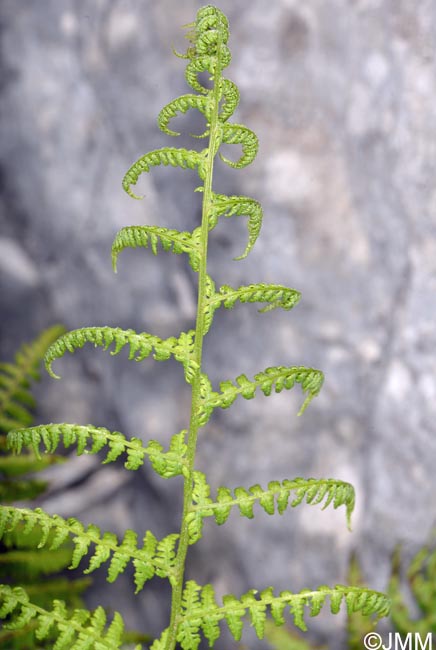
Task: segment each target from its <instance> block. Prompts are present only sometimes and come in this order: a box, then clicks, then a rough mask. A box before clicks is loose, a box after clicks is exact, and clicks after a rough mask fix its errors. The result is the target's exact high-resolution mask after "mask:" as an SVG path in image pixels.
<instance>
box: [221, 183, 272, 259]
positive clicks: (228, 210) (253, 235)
mask: <svg viewBox="0 0 436 650" xmlns="http://www.w3.org/2000/svg"><path fill="white" fill-rule="evenodd" d="M220 216H223V217H233V216H237V217H240V216H248V223H247V228H248V244H247V246H246V248H245V251H244V252H243V253H242V255H240V256H239V257H235V260H243V259H244V258H246V257H247V255H248V253H249V252H250V251H251V249H252V248H253V246H254V244H255V243H256V240H257V238H258V237H259V233H260V229H261V228H262V218H263V211H262V206H261V205H260V203H259V202H258V201H255V200H254V199H250V197H248V196H225V195H224V194H213V208H212V212H211V215H210V218H209V228H210V229H213V228H214V227H215V226H216V224H217V223H218V217H220Z"/></svg>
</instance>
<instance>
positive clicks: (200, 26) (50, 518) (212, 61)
mask: <svg viewBox="0 0 436 650" xmlns="http://www.w3.org/2000/svg"><path fill="white" fill-rule="evenodd" d="M189 28H190V31H189V33H188V40H189V46H188V49H187V52H186V53H185V54H184V55H181V56H182V58H185V59H186V61H187V66H186V74H185V76H186V81H187V83H188V84H189V86H190V87H191V89H192V90H193V92H192V93H190V94H186V95H182V96H181V97H178V98H177V99H175V100H173V101H172V102H170V103H169V104H168V105H167V106H165V108H163V109H162V111H161V112H160V114H159V117H158V124H159V127H160V128H161V129H162V131H164V132H165V133H167V134H169V135H173V136H175V135H178V134H177V133H175V132H174V131H172V130H171V129H170V128H169V125H170V122H171V119H172V118H173V117H175V116H176V115H177V114H179V113H186V112H187V111H188V110H190V109H191V108H196V109H197V110H198V111H200V113H202V114H203V116H204V118H205V121H206V123H207V129H206V131H205V132H204V133H203V134H202V137H204V138H207V146H206V147H205V148H204V149H203V150H201V151H196V150H188V149H183V148H179V149H177V148H173V147H164V148H162V149H156V150H154V151H151V152H149V153H146V154H145V155H143V156H142V157H141V158H139V160H138V161H137V162H135V163H134V164H133V165H132V167H131V168H130V169H129V170H128V172H127V173H126V175H125V177H124V179H123V187H124V189H125V190H126V192H127V193H128V194H130V196H132V197H133V198H139V197H138V196H137V195H136V194H135V193H134V191H133V189H132V188H133V187H134V186H135V185H136V183H137V181H138V180H139V178H140V176H141V174H142V173H144V172H149V171H150V169H151V168H152V167H155V166H159V165H171V166H174V167H182V168H183V169H187V168H189V169H193V170H196V171H197V173H198V176H199V177H200V181H201V186H200V187H199V188H198V191H200V192H201V193H202V220H201V225H200V226H199V227H198V228H196V229H195V230H194V231H193V232H178V231H176V230H169V229H165V228H162V227H159V228H158V227H154V226H130V227H127V228H123V229H122V230H121V231H120V232H119V233H118V234H117V236H116V238H115V241H114V245H113V250H112V256H113V263H114V266H116V263H117V258H118V255H119V254H120V253H121V251H122V250H123V249H125V248H128V247H145V248H147V247H149V248H151V250H152V251H153V253H155V254H156V253H157V252H158V250H159V248H162V249H163V250H164V251H170V252H173V253H176V254H182V253H186V254H187V255H188V259H189V263H190V265H191V267H192V269H193V270H194V271H195V272H196V273H197V274H198V300H197V317H196V323H195V329H194V330H192V331H189V332H182V333H181V334H180V336H179V337H177V338H176V337H172V338H169V339H161V338H159V337H157V336H155V335H151V334H148V333H145V332H142V333H137V332H134V331H133V330H121V329H118V328H111V327H88V328H84V329H79V330H75V331H73V332H70V333H68V334H65V335H64V336H61V337H60V338H59V340H58V341H57V342H56V343H54V344H53V345H52V346H51V348H50V349H49V351H48V353H47V355H46V363H47V368H48V370H49V372H52V370H51V367H52V363H53V361H55V360H56V359H57V358H59V357H61V356H62V355H64V354H65V352H66V351H68V352H74V351H75V350H77V349H78V348H81V347H82V346H84V345H85V343H88V342H89V343H93V344H94V345H95V346H101V347H103V348H104V349H108V348H110V347H111V346H112V351H111V353H112V354H117V353H118V352H120V350H121V349H123V348H126V347H127V348H128V350H129V358H130V359H133V360H136V361H141V360H143V359H145V358H146V357H148V356H150V355H152V356H153V357H154V358H155V359H156V360H157V361H164V360H166V359H169V358H170V357H172V358H174V359H176V360H177V361H178V362H180V363H181V364H182V366H183V369H184V374H185V378H186V381H187V382H188V383H189V384H190V387H191V395H192V399H191V413H190V420H189V423H188V424H187V429H186V431H182V432H179V433H176V434H175V435H174V436H173V438H172V440H171V442H170V445H169V449H167V450H164V449H163V447H162V445H161V444H160V443H159V442H157V441H151V442H149V443H148V444H143V443H142V442H141V440H139V439H138V438H126V437H125V436H124V435H122V434H121V433H119V432H116V431H109V430H107V429H104V428H98V427H94V426H91V425H89V426H82V425H72V424H49V425H46V426H39V427H34V428H26V429H21V430H17V431H14V432H12V433H11V434H10V436H9V444H10V446H11V447H12V448H13V449H14V450H16V451H17V452H19V451H20V450H21V448H22V447H23V446H26V447H31V448H33V449H34V451H35V452H36V453H40V450H41V449H43V450H45V451H47V452H49V453H53V452H54V451H55V450H56V449H57V447H58V445H59V444H60V443H61V442H62V443H63V444H64V446H67V447H68V446H70V445H76V446H77V451H78V453H79V454H80V453H84V452H85V451H86V452H87V453H97V452H99V451H100V450H103V449H104V450H105V454H106V456H105V460H104V462H111V461H114V460H115V459H117V458H118V457H119V456H124V459H125V467H126V468H127V469H128V470H136V469H138V468H139V467H141V465H142V464H143V463H144V462H145V461H146V460H149V461H150V463H151V467H152V468H153V469H154V470H155V471H156V472H157V473H158V474H159V475H160V476H162V477H163V478H171V477H174V476H178V475H179V476H182V477H183V485H184V492H183V513H182V518H181V526H180V531H179V532H177V533H174V534H170V535H168V536H167V537H165V538H164V539H160V540H158V539H156V537H155V536H154V535H153V533H152V532H150V531H147V532H146V534H145V536H144V538H143V540H142V541H141V542H139V543H138V540H137V535H136V533H135V532H133V531H131V530H128V531H127V532H126V533H125V536H124V538H123V539H122V540H121V541H120V540H119V539H117V537H116V536H115V535H114V534H113V533H110V532H105V533H101V532H100V530H99V529H98V528H97V527H96V526H94V525H89V526H88V527H86V528H85V527H84V526H83V525H82V524H81V523H80V522H78V521H76V520H74V519H69V520H64V519H62V518H61V517H58V516H56V515H48V514H46V513H44V512H43V511H42V510H34V511H32V510H29V509H26V508H21V509H20V508H12V507H5V508H3V509H2V511H1V528H2V530H3V531H4V530H11V529H13V528H14V527H16V526H17V525H18V524H20V523H22V524H24V526H25V528H26V530H29V531H32V530H33V529H34V528H35V527H36V526H38V529H39V530H41V531H42V533H41V539H40V542H39V544H40V547H46V546H47V544H48V545H49V546H50V548H53V549H55V548H57V546H58V545H59V544H61V543H62V542H63V541H64V540H65V539H66V538H67V537H71V538H72V540H73V542H74V544H75V553H74V556H73V562H72V566H74V567H75V566H77V565H78V564H79V563H80V562H81V560H82V558H84V557H85V556H88V564H87V566H86V568H85V572H87V573H89V572H92V571H94V570H95V569H97V568H98V567H100V566H101V565H102V564H103V563H106V562H108V568H107V577H108V580H109V581H110V582H113V581H114V580H116V578H117V576H118V575H119V574H120V573H122V572H123V571H124V569H125V568H126V566H127V565H128V564H129V563H130V564H131V565H132V566H133V568H134V581H135V586H136V591H137V592H138V591H140V590H141V589H142V588H143V586H144V584H145V582H146V581H147V580H149V579H150V578H152V577H153V576H159V577H161V578H164V579H166V580H168V581H169V583H170V585H171V589H172V602H171V616H170V620H169V624H168V627H167V628H166V629H165V630H164V631H163V633H162V635H161V636H160V638H158V639H156V640H155V641H154V643H153V645H152V650H174V648H175V647H176V644H179V646H180V648H182V650H196V649H197V648H198V646H199V644H200V640H201V636H203V637H205V638H206V639H207V641H208V642H209V645H210V646H212V645H213V644H214V642H215V641H216V640H217V639H218V637H219V635H220V622H221V621H225V622H227V625H228V627H229V629H230V632H231V633H232V635H233V636H234V638H235V639H237V640H239V639H240V637H241V634H242V627H243V619H244V618H245V617H247V616H248V617H249V619H250V621H251V624H252V626H254V629H255V631H256V633H257V635H258V636H259V637H260V638H262V636H263V634H264V627H265V619H266V616H267V614H269V615H271V617H272V619H273V620H274V621H275V623H276V624H277V625H281V624H282V623H283V622H284V613H285V612H288V613H289V614H290V615H291V619H292V620H293V621H294V623H295V624H296V625H297V626H298V627H300V628H302V629H306V623H305V620H304V613H305V611H307V612H308V613H309V614H310V615H311V616H316V615H317V614H318V613H319V611H320V610H321V608H322V607H323V605H324V604H325V602H326V601H328V600H329V602H330V608H331V611H332V612H333V613H336V612H338V610H339V608H340V605H341V603H342V602H345V603H346V606H347V609H348V611H349V612H354V611H361V612H363V613H365V614H368V615H369V614H375V615H376V616H382V615H385V614H386V613H387V611H388V609H389V601H388V599H387V598H386V597H385V595H384V594H381V593H378V592H374V591H370V590H368V589H363V588H355V587H345V586H341V585H339V586H336V587H333V588H330V587H326V586H321V587H319V588H317V589H313V590H304V591H302V592H301V593H292V592H291V591H282V592H281V593H274V590H273V588H272V587H270V588H268V589H265V590H263V591H261V592H260V593H259V592H257V591H256V590H255V589H251V590H250V591H248V592H247V593H245V594H243V595H242V596H240V597H236V596H234V595H231V594H229V595H227V596H224V597H223V598H222V601H221V602H217V600H216V598H215V594H214V590H213V587H212V586H211V585H204V586H201V585H198V584H196V583H195V582H194V581H192V580H190V581H185V580H184V575H185V563H186V556H187V552H188V548H189V546H190V545H192V544H194V543H196V542H198V541H199V539H200V538H201V535H202V525H203V520H204V519H205V518H206V517H213V518H214V519H215V521H216V522H217V523H218V524H223V523H224V522H225V521H226V519H227V517H228V515H229V512H230V511H231V509H232V508H234V507H237V508H238V509H239V511H240V513H241V515H243V516H245V517H249V518H251V517H252V516H253V506H254V504H255V503H258V504H259V505H260V506H261V507H262V508H263V509H264V510H265V511H266V512H267V513H268V514H272V513H274V512H275V511H276V510H277V511H278V512H279V513H283V512H284V511H285V510H286V508H288V507H294V506H297V505H299V504H300V503H302V502H306V503H308V504H311V505H315V504H320V505H322V506H323V507H324V508H325V507H327V506H328V505H332V506H333V507H335V508H337V507H340V506H342V505H343V506H345V509H346V513H347V517H348V518H349V516H350V513H351V511H352V509H353V505H354V491H353V488H352V486H351V485H349V484H348V483H345V482H343V481H339V480H334V479H329V480H318V479H303V478H297V479H292V480H284V481H281V482H279V481H273V482H271V483H269V484H268V485H267V486H260V485H253V486H251V487H249V488H248V489H247V488H244V487H237V488H235V489H230V488H228V487H220V488H219V489H218V491H217V493H216V495H211V490H210V487H209V485H208V483H207V478H206V476H205V475H204V474H203V473H201V472H199V471H197V470H196V468H195V458H196V447H197V436H198V432H199V429H200V428H201V427H204V426H205V425H206V424H207V422H208V421H209V419H210V417H211V415H212V413H213V411H214V410H215V409H216V408H228V407H229V406H231V404H232V403H233V402H234V401H235V399H236V398H237V397H238V396H241V397H243V398H245V399H252V398H253V397H254V396H255V394H256V392H258V391H261V392H263V393H264V395H270V394H271V392H272V391H275V392H280V391H282V390H284V389H287V390H289V389H291V388H293V387H294V386H295V385H296V384H299V385H300V387H301V389H302V391H303V393H304V394H305V400H304V403H303V406H302V408H301V411H300V412H303V411H304V410H305V408H306V407H307V405H308V404H309V402H310V401H311V400H312V399H313V398H314V397H315V396H316V395H317V394H318V393H319V391H320V389H321V386H322V382H323V375H322V373H321V372H320V371H319V370H316V369H313V368H305V367H301V366H290V367H287V366H278V367H272V368H267V369H266V370H263V371H261V372H259V373H257V374H256V375H255V376H254V377H253V378H248V377H247V376H246V375H244V374H241V375H239V376H238V377H237V378H236V379H235V380H228V381H223V382H222V383H221V384H220V386H219V388H218V389H213V387H212V385H211V382H210V380H209V378H208V376H207V375H206V374H205V372H204V370H203V367H202V350H203V340H204V337H205V335H206V333H207V331H208V330H209V328H210V325H211V323H212V321H213V318H214V313H215V311H216V309H218V308H219V307H220V306H223V307H226V308H232V307H233V306H234V304H235V303H236V302H237V301H239V302H242V303H245V302H259V303H261V304H262V305H263V306H264V307H263V310H264V311H266V310H268V309H272V308H275V307H282V308H283V309H291V308H292V307H293V306H294V305H295V304H296V303H297V302H298V300H299V298H300V295H299V293H298V292H297V291H295V290H293V289H289V288H287V287H283V286H281V285H268V284H256V285H248V286H241V287H237V288H232V287H229V286H227V285H225V286H222V287H221V288H219V289H217V288H216V287H215V284H214V282H213V280H212V278H211V277H210V276H209V275H208V274H207V250H208V236H209V232H210V231H211V230H212V229H213V228H214V227H215V226H216V224H217V222H218V220H219V218H220V217H232V216H234V215H236V216H247V217H248V222H247V224H248V235H249V236H248V244H247V247H246V249H245V251H244V252H243V253H242V255H241V256H240V258H239V259H242V258H244V257H245V256H246V255H247V254H248V252H249V251H250V249H251V248H252V247H253V245H254V243H255V241H256V239H257V237H258V235H259V231H260V227H261V223H262V208H261V206H260V204H259V203H258V202H257V201H256V200H254V199H252V198H250V197H245V196H225V195H223V194H218V193H216V192H214V190H213V186H212V179H213V170H214V163H215V158H216V156H217V155H219V156H220V157H221V159H222V160H223V161H224V162H225V163H226V164H228V165H229V166H230V167H233V168H242V167H245V166H246V165H248V164H250V163H251V162H252V161H253V160H254V158H255V156H256V153H257V149H258V140H257V137H256V135H255V134H254V133H253V132H252V131H250V129H248V128H247V127H246V126H244V125H242V124H236V123H232V122H230V121H229V120H230V118H231V116H232V114H233V112H234V111H235V109H236V107H237V105H238V102H239V92H238V89H237V87H236V85H235V84H234V83H233V82H231V81H229V80H228V79H225V78H224V77H223V70H224V69H225V68H226V67H227V66H228V65H229V63H230V58H231V57H230V52H229V49H228V46H227V42H228V38H229V30H228V21H227V18H226V17H225V16H224V14H223V13H222V12H221V11H220V10H219V9H217V8H215V7H213V6H206V7H203V8H202V9H200V10H199V11H198V13H197V17H196V20H195V23H193V24H192V25H190V26H189ZM202 73H206V74H207V75H208V76H209V77H210V82H211V83H210V88H209V87H205V86H203V84H202V82H201V76H200V75H201V74H202ZM222 144H227V145H230V144H237V145H240V146H241V148H242V154H241V155H240V157H239V159H238V160H237V161H236V162H233V161H231V160H229V159H227V158H226V157H225V156H223V154H222V153H220V147H221V145H222ZM0 594H1V601H2V605H1V610H0V614H1V615H2V616H3V617H5V618H6V623H5V624H6V626H10V627H14V626H20V625H23V624H24V623H25V622H27V621H29V620H33V619H34V620H36V621H37V625H36V632H35V634H36V636H37V637H39V638H44V637H45V635H46V634H47V633H48V630H49V629H50V630H52V629H57V631H58V634H59V637H58V641H57V643H56V645H55V648H56V650H62V649H63V648H74V650H84V649H85V648H86V649H88V648H95V649H96V650H104V649H106V648H107V649H109V648H111V650H112V649H114V648H118V647H119V646H120V639H121V631H120V630H121V628H122V619H121V617H120V615H119V614H116V615H115V617H114V618H113V621H112V623H110V625H109V627H107V624H106V617H105V614H104V611H103V610H102V609H97V610H96V612H94V613H93V614H91V613H89V612H87V611H83V610H80V611H77V612H75V613H73V614H72V615H71V616H70V617H68V616H66V613H65V610H64V608H63V605H62V604H61V603H60V602H59V601H56V602H55V603H54V605H53V608H52V609H51V610H42V609H41V608H40V607H36V606H34V605H33V604H32V603H31V601H30V600H29V597H28V596H27V595H26V594H25V593H24V592H23V590H21V589H17V590H14V589H10V588H9V587H2V588H1V591H0Z"/></svg>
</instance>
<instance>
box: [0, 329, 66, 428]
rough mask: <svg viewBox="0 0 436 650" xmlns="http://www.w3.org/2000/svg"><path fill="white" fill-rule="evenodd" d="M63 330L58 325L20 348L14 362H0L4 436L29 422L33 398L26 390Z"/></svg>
mask: <svg viewBox="0 0 436 650" xmlns="http://www.w3.org/2000/svg"><path fill="white" fill-rule="evenodd" d="M63 331H64V328H63V327H61V326H60V325H55V326H54V327H51V328H50V329H47V330H45V331H44V332H42V334H40V336H39V337H38V338H37V339H36V340H35V341H33V342H32V343H26V344H24V345H22V346H21V348H20V349H19V351H18V352H17V354H16V355H15V363H0V432H1V431H3V432H4V433H7V432H8V431H10V429H14V428H17V427H22V426H27V425H29V424H30V423H31V422H32V419H33V417H32V414H31V411H30V409H31V408H33V407H34V406H35V399H34V397H33V395H32V393H31V392H30V390H29V388H30V383H31V382H32V381H36V380H38V379H39V366H40V363H41V359H43V358H44V355H45V353H46V351H47V348H48V346H49V345H50V344H51V343H52V342H53V341H55V340H56V339H57V338H58V337H59V336H60V334H62V332H63Z"/></svg>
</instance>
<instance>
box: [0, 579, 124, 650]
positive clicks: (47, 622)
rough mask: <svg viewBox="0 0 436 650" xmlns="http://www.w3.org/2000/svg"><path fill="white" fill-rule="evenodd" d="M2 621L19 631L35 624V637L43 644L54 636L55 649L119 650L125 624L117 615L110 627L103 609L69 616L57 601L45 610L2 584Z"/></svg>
mask: <svg viewBox="0 0 436 650" xmlns="http://www.w3.org/2000/svg"><path fill="white" fill-rule="evenodd" d="M0 618H3V619H5V621H4V622H3V629H5V630H16V629H20V628H22V627H24V626H26V625H28V624H29V623H30V622H35V624H36V627H35V637H36V638H37V639H38V641H42V640H44V639H47V638H48V637H51V636H52V634H53V633H54V634H55V636H56V643H55V645H54V646H53V647H54V648H55V649H56V650H88V649H89V648H94V650H116V649H117V648H120V647H121V644H122V638H123V631H124V623H123V619H122V618H121V615H120V614H119V613H118V612H115V614H114V617H113V619H112V621H111V623H110V624H109V625H107V617H106V613H105V611H104V609H103V608H102V607H98V608H97V609H96V610H95V611H94V612H93V613H92V614H91V613H90V612H88V611H87V610H85V609H76V610H74V611H73V612H72V613H71V614H70V613H69V612H68V611H67V609H66V607H65V603H63V602H62V601H60V600H54V601H53V609H52V610H46V609H43V608H42V607H39V606H38V605H35V604H33V603H31V602H30V600H29V597H28V595H27V594H26V592H25V591H24V589H22V588H21V587H13V588H12V587H7V586H6V585H0Z"/></svg>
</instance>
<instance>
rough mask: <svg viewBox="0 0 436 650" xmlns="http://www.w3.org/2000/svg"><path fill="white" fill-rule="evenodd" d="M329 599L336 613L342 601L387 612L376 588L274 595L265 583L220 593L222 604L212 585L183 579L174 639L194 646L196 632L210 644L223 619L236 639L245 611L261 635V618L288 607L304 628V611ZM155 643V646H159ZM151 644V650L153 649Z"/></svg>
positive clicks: (186, 649)
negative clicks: (261, 586)
mask: <svg viewBox="0 0 436 650" xmlns="http://www.w3.org/2000/svg"><path fill="white" fill-rule="evenodd" d="M327 599H328V600H330V610H331V612H332V614H337V613H338V612H339V610H340V607H341V604H342V603H343V602H345V604H346V608H347V612H348V613H349V614H351V613H354V612H358V611H360V612H362V613H363V614H365V615H367V616H368V615H375V616H376V617H377V618H379V617H381V616H386V615H387V614H388V612H389V605H390V601H389V599H388V598H387V597H386V596H385V594H382V593H380V592H377V591H372V590H370V589H364V588H361V587H345V586H343V585H337V586H336V587H333V588H331V587H326V586H321V587H318V589H316V590H309V589H306V590H304V591H301V592H300V593H292V592H290V591H282V592H281V593H280V594H279V595H278V596H275V595H274V592H273V588H272V587H268V588H267V589H264V590H263V591H261V592H260V593H259V592H257V591H256V590H254V589H251V590H250V591H248V592H247V593H245V594H244V595H243V596H241V598H236V597H235V596H233V595H231V594H229V595H227V596H224V597H223V599H222V600H223V604H222V605H221V606H219V605H218V604H217V603H216V600H215V596H214V591H213V587H212V586H211V585H206V586H204V587H200V586H199V585H197V584H196V583H195V582H194V581H192V580H190V581H188V582H187V583H186V587H185V590H184V593H183V601H182V603H183V604H182V606H183V613H182V620H181V622H180V623H179V626H178V631H177V640H178V642H179V643H180V646H181V648H182V650H197V648H198V646H199V644H200V640H201V637H200V632H202V633H203V635H204V637H205V638H206V639H207V640H208V641H209V645H210V646H211V647H212V646H213V645H214V642H215V640H216V639H217V638H218V635H219V629H218V622H219V621H221V620H225V621H226V622H227V625H228V627H229V630H230V632H231V634H232V636H233V637H234V638H235V639H236V641H240V640H241V636H242V630H243V618H244V617H245V616H246V615H247V614H248V615H249V617H250V621H251V625H252V626H253V627H254V630H255V632H256V635H257V636H258V637H259V638H260V639H262V638H263V636H264V632H265V621H266V616H267V614H270V615H271V617H272V619H273V620H274V622H275V623H276V625H283V623H284V622H285V619H284V612H285V610H286V609H289V613H290V615H291V617H292V619H293V623H294V624H295V625H296V626H297V627H299V628H300V629H301V630H304V631H306V630H307V626H306V622H305V620H304V614H305V611H307V612H308V613H309V615H310V616H317V615H318V614H319V612H320V611H321V609H322V608H323V606H324V605H325V603H326V601H327ZM159 647H160V646H159V645H158V644H157V645H156V648H157V649H159ZM156 648H155V646H152V650H156Z"/></svg>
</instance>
